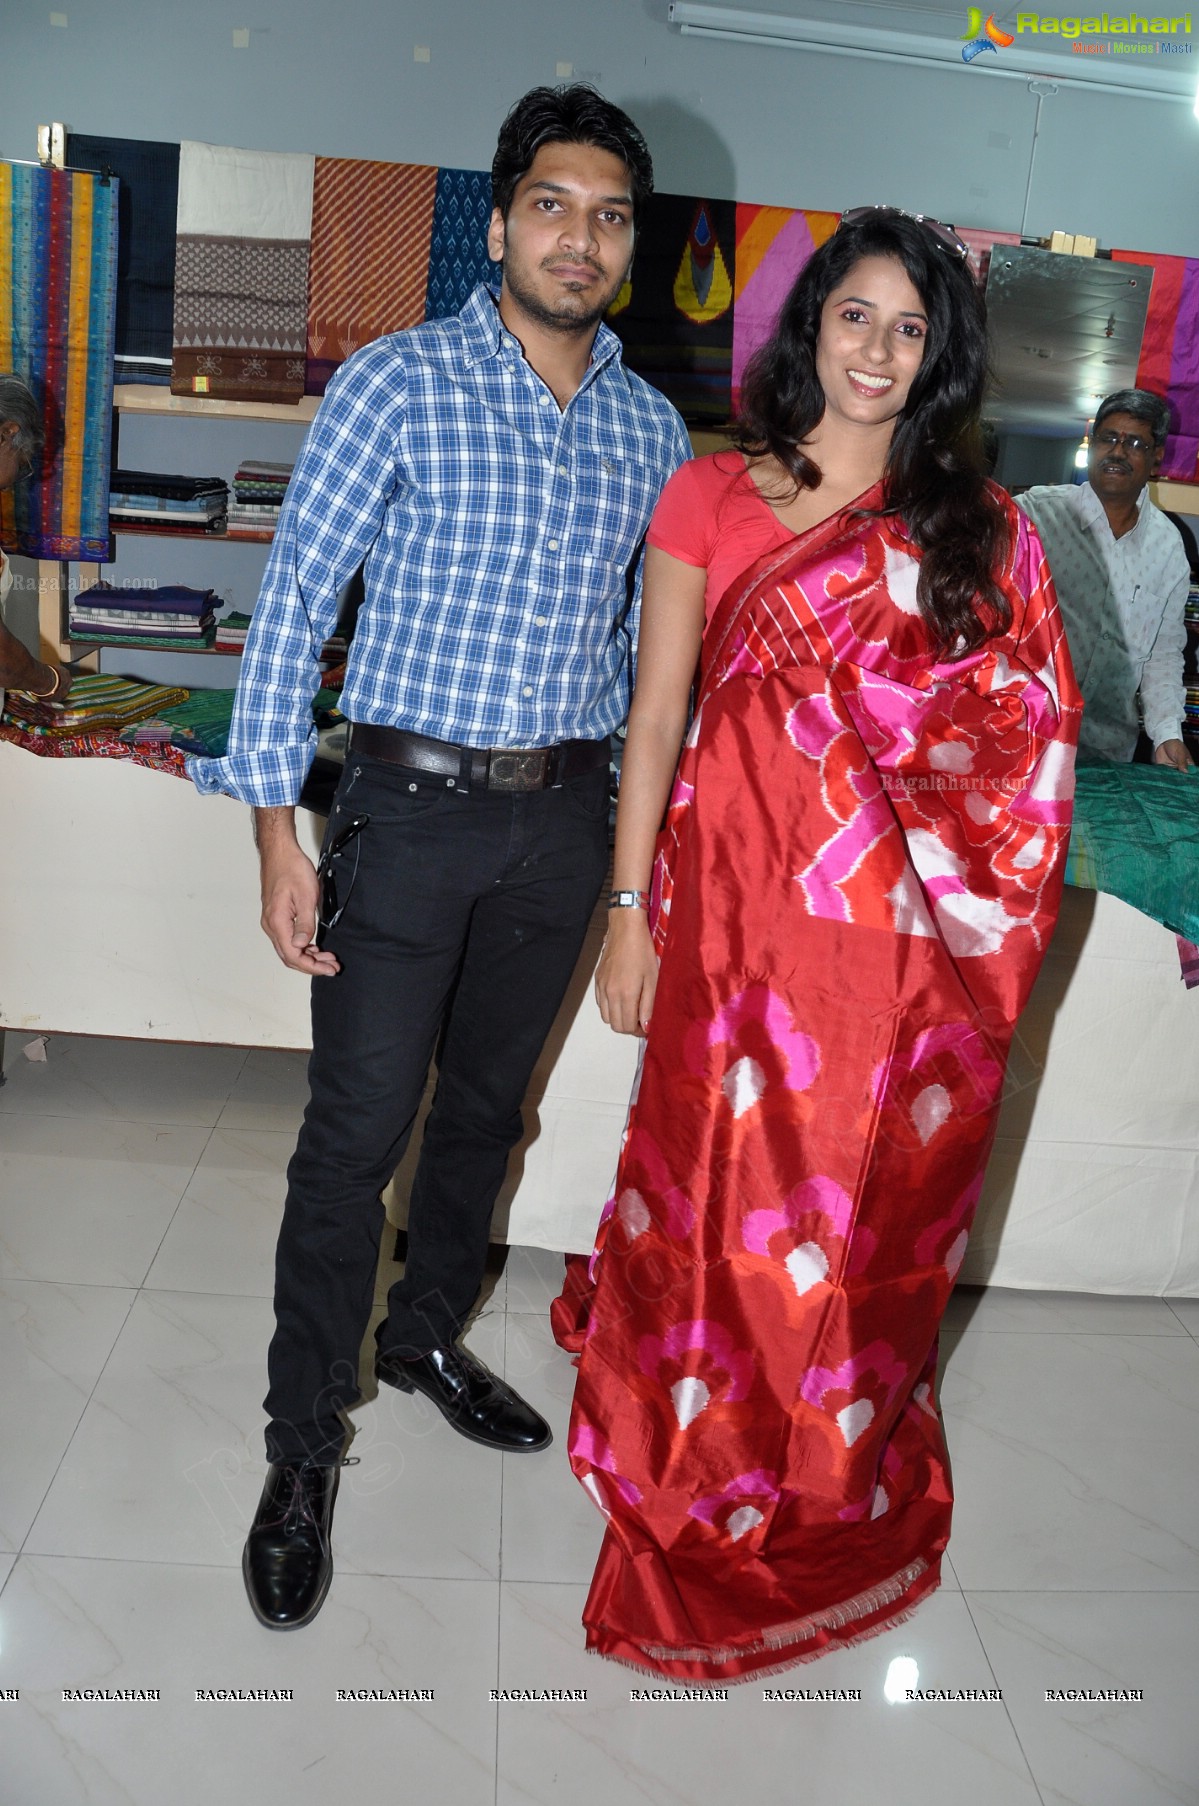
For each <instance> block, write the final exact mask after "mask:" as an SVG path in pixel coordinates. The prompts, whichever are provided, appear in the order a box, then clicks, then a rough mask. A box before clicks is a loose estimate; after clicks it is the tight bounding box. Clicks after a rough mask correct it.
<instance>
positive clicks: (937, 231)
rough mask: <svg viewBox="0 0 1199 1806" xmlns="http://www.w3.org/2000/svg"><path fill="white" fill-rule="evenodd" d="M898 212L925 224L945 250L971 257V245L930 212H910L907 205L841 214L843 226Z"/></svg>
mask: <svg viewBox="0 0 1199 1806" xmlns="http://www.w3.org/2000/svg"><path fill="white" fill-rule="evenodd" d="M876 213H897V214H898V215H899V217H900V219H911V220H915V222H916V224H917V225H918V226H925V227H927V229H928V230H929V231H930V232H931V233H932V235H933V237H934V238H935V239H936V241H937V243H938V244H939V245H940V246H941V247H942V249H943V250H946V251H949V252H950V253H951V255H952V256H954V257H961V258H963V259H965V258H967V257H969V255H970V247H969V245H968V244H966V243H965V242H964V241H963V240H962V239H960V238H959V237H958V235H957V233H956V232H955V231H954V229H953V227H952V226H943V225H942V224H941V221H940V220H939V219H933V217H932V215H931V214H928V213H909V212H908V210H907V208H906V207H885V206H876V207H851V208H850V209H849V212H848V213H843V214H842V215H841V221H840V224H841V225H842V226H856V225H857V224H858V222H859V221H860V220H864V219H869V218H870V216H871V214H876Z"/></svg>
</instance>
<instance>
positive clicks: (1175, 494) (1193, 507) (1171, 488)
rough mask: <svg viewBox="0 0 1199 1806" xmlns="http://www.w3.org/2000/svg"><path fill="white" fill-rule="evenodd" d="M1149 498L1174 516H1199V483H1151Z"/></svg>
mask: <svg viewBox="0 0 1199 1806" xmlns="http://www.w3.org/2000/svg"><path fill="white" fill-rule="evenodd" d="M1149 498H1150V500H1151V501H1153V502H1156V504H1157V506H1158V507H1159V508H1168V509H1170V510H1171V512H1173V513H1174V514H1196V515H1199V483H1173V482H1169V483H1160V482H1159V483H1150V485H1149Z"/></svg>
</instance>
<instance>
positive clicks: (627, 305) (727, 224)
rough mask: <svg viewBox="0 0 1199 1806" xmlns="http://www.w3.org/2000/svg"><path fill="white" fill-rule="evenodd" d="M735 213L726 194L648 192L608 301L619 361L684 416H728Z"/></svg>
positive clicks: (715, 420) (703, 418) (706, 418)
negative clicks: (630, 253)
mask: <svg viewBox="0 0 1199 1806" xmlns="http://www.w3.org/2000/svg"><path fill="white" fill-rule="evenodd" d="M736 213H737V209H736V205H735V203H734V202H733V201H709V200H705V199H703V198H702V197H695V196H690V195H680V194H655V195H651V196H650V198H649V201H648V203H647V204H646V209H645V217H644V219H643V220H642V222H641V224H640V226H639V227H638V234H637V249H636V253H635V254H634V258H633V269H632V273H631V275H630V277H629V280H628V282H626V283H625V285H624V287H623V288H622V289H621V291H620V293H619V294H618V295H617V297H616V300H615V301H614V302H613V303H612V306H611V307H610V308H609V309H608V314H607V320H608V324H609V325H610V326H611V328H612V330H613V332H615V333H617V334H618V335H619V337H620V339H621V342H622V344H623V347H624V361H625V363H626V364H627V365H628V366H629V368H630V370H635V371H636V372H637V374H638V376H642V377H644V378H645V380H646V382H648V383H652V384H653V385H654V387H655V389H660V390H661V391H662V393H663V394H664V395H666V396H668V397H669V399H670V400H671V401H672V402H673V403H674V405H675V407H676V408H678V410H679V412H680V413H681V414H682V416H683V418H684V420H693V421H697V422H711V423H714V424H720V425H723V423H724V422H725V421H726V420H727V419H728V418H729V412H730V404H731V399H732V371H733V290H734V265H735V261H736V259H735V245H736Z"/></svg>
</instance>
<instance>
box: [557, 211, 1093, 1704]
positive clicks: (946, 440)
mask: <svg viewBox="0 0 1199 1806" xmlns="http://www.w3.org/2000/svg"><path fill="white" fill-rule="evenodd" d="M985 371H986V334H985V323H984V319H983V310H982V301H981V298H980V296H979V294H978V292H977V290H976V288H975V285H974V283H973V280H972V278H971V277H970V275H969V272H968V269H967V267H966V265H965V261H964V250H963V252H962V253H959V247H958V241H956V240H954V239H953V237H952V235H951V234H949V233H947V232H946V230H945V228H942V227H937V226H934V225H932V224H931V223H929V222H925V221H921V220H914V219H912V218H910V217H909V216H906V215H902V214H900V213H899V212H898V211H897V210H894V209H881V208H871V209H862V210H860V211H859V213H857V214H855V215H851V216H847V218H846V220H844V221H843V222H842V225H841V227H840V229H839V230H838V232H837V233H836V234H835V235H834V237H833V238H832V239H830V240H829V242H828V243H827V244H826V245H825V246H823V247H822V248H821V250H820V251H818V252H817V253H816V254H815V256H814V257H813V258H812V259H811V261H810V262H809V263H808V265H807V266H806V268H805V270H804V271H803V272H802V274H801V275H800V278H799V280H798V282H797V283H796V285H795V288H794V290H793V291H792V294H791V296H790V297H789V299H788V301H787V302H786V303H784V307H783V310H782V313H781V315H780V321H779V326H778V328H777V329H776V333H775V336H774V338H773V339H772V341H771V343H770V344H769V345H768V346H766V347H765V348H764V350H763V351H762V352H761V353H759V356H758V359H757V361H756V365H755V367H754V369H753V370H752V371H751V373H750V376H749V379H748V381H747V385H746V392H745V397H744V400H743V424H742V429H741V440H740V444H741V448H742V451H741V452H733V453H722V454H718V455H717V456H716V457H715V458H709V459H700V460H697V461H696V462H695V463H694V464H691V465H687V466H684V468H683V470H682V471H680V472H679V473H677V475H676V476H675V477H674V478H673V479H672V481H671V483H670V484H669V485H668V486H667V489H666V491H665V492H664V495H663V498H662V503H661V504H660V508H659V512H658V514H657V515H656V516H655V520H654V524H653V525H652V526H651V529H650V535H649V537H650V545H651V549H650V553H649V555H648V556H649V562H648V565H647V571H646V585H645V603H644V610H643V618H642V629H641V651H640V667H639V674H638V683H637V691H636V698H635V701H634V706H633V712H632V715H631V717H630V725H629V738H628V745H627V749H626V753H625V760H624V772H623V778H622V790H621V804H620V813H619V817H618V826H617V852H616V884H617V886H618V887H619V891H618V892H614V899H615V900H616V907H615V908H614V909H613V911H612V916H611V928H610V932H609V936H608V942H607V944H606V947H605V952H604V956H603V959H602V961H601V965H600V969H599V973H598V975H597V990H598V993H599V997H600V1004H601V1009H602V1010H603V1012H604V1015H605V1019H606V1020H608V1021H609V1022H610V1023H611V1024H612V1026H613V1027H615V1028H616V1029H618V1030H621V1031H623V1032H631V1033H643V1032H645V1031H646V1029H647V1027H648V1037H647V1040H646V1045H645V1048H644V1053H643V1060H642V1066H641V1070H640V1073H639V1078H638V1084H637V1088H636V1091H635V1096H634V1102H633V1104H632V1107H631V1111H630V1116H629V1123H628V1128H627V1132H626V1138H625V1143H624V1147H623V1151H622V1155H621V1161H620V1167H619V1172H618V1175H617V1182H616V1186H615V1189H614V1196H613V1199H612V1202H611V1203H610V1205H609V1208H608V1211H607V1212H606V1213H605V1217H604V1220H603V1222H602V1224H601V1229H600V1237H599V1246H598V1248H597V1250H596V1253H595V1255H594V1256H593V1257H592V1261H591V1264H590V1269H589V1278H588V1279H587V1280H586V1281H580V1278H579V1275H578V1271H577V1268H576V1270H575V1271H573V1272H572V1275H571V1278H570V1280H569V1281H568V1285H567V1288H566V1291H565V1292H564V1294H563V1297H562V1298H561V1299H560V1300H558V1302H557V1303H556V1305H555V1307H554V1313H553V1315H554V1324H555V1330H556V1333H557V1334H558V1338H559V1340H560V1341H561V1342H562V1343H563V1345H564V1346H566V1347H568V1348H571V1349H572V1350H576V1351H578V1353H579V1374H578V1384H577V1389H576V1394H575V1403H574V1411H573V1416H572V1420H571V1429H570V1439H569V1454H570V1460H571V1464H572V1467H573V1469H574V1471H575V1473H576V1475H577V1477H578V1478H579V1480H580V1481H581V1482H582V1484H583V1485H584V1487H585V1488H586V1489H587V1491H588V1492H589V1493H590V1495H591V1496H592V1498H593V1499H594V1501H595V1503H596V1504H597V1506H598V1507H599V1509H600V1510H601V1511H602V1512H603V1513H604V1515H605V1517H606V1519H607V1531H606V1535H605V1538H604V1543H603V1548H602V1550H601V1553H600V1558H599V1563H598V1566H597V1568H596V1573H595V1578H594V1580H593V1583H592V1587H591V1592H590V1595H589V1597H588V1600H587V1605H586V1609H585V1611H584V1622H585V1624H586V1627H587V1640H588V1646H589V1647H590V1648H592V1649H594V1650H597V1651H598V1652H599V1653H601V1654H604V1655H608V1656H612V1657H615V1658H617V1659H619V1660H623V1661H626V1662H629V1663H631V1664H633V1665H634V1666H636V1667H640V1668H646V1669H649V1670H651V1671H654V1672H657V1673H661V1674H665V1675H669V1676H673V1677H677V1678H682V1679H706V1680H724V1681H727V1680H737V1679H741V1678H744V1677H746V1676H749V1675H751V1674H755V1673H761V1672H763V1671H768V1670H771V1669H777V1668H781V1667H786V1666H788V1665H790V1664H791V1663H793V1662H799V1661H804V1660H807V1659H810V1658H812V1657H814V1656H817V1655H819V1654H821V1653H822V1652H823V1651H824V1650H826V1649H828V1648H831V1647H836V1646H839V1645H843V1644H846V1643H850V1642H854V1641H856V1640H858V1639H860V1638H863V1637H868V1636H872V1635H875V1634H877V1633H878V1632H880V1631H882V1630H884V1629H886V1628H888V1627H889V1626H890V1625H892V1624H894V1623H895V1622H897V1621H898V1620H899V1619H901V1618H903V1617H904V1616H906V1615H907V1614H908V1613H909V1612H910V1611H911V1610H912V1609H913V1608H914V1607H915V1606H916V1605H917V1604H918V1602H919V1601H920V1600H921V1599H922V1598H923V1597H924V1596H925V1595H926V1594H927V1593H929V1592H931V1591H932V1590H933V1588H934V1587H936V1585H937V1584H938V1580H939V1570H940V1560H941V1555H942V1552H943V1551H944V1549H945V1546H946V1543H947V1540H948V1536H949V1524H950V1512H951V1506H952V1493H951V1489H950V1481H949V1474H948V1469H947V1463H946V1455H945V1448H944V1443H943V1439H942V1433H941V1425H940V1420H939V1417H938V1413H937V1406H936V1403H935V1399H934V1394H933V1384H934V1376H935V1370H936V1359H937V1331H938V1326H939V1324H940V1320H941V1317H942V1314H943V1312H944V1310H945V1306H946V1303H947V1301H948V1298H949V1294H950V1291H951V1289H952V1286H953V1280H954V1275H955V1273H956V1271H957V1269H958V1266H959V1264H960V1262H961V1259H962V1255H963V1252H964V1249H965V1243H966V1236H967V1234H968V1232H969V1228H970V1223H971V1219H972V1216H973V1213H974V1208H975V1204H976V1201H977V1199H978V1195H979V1191H980V1188H981V1184H982V1178H983V1171H984V1167H985V1164H986V1160H987V1156H988V1153H989V1151H990V1147H991V1142H992V1138H993V1134H994V1128H995V1119H996V1113H997V1110H998V1105H999V1099H1000V1092H1001V1087H1002V1083H1003V1076H1004V1067H1005V1060H1006V1056H1007V1050H1008V1046H1009V1042H1010V1039H1011V1034H1012V1030H1013V1026H1014V1024H1015V1021H1016V1018H1017V1016H1018V1015H1019V1013H1020V1010H1021V1009H1022V1007H1023V1005H1024V1003H1025V1001H1026V1000H1027V997H1028V993H1029V990H1030V988H1031V986H1032V982H1033V979H1034V977H1035V976H1036V972H1037V969H1038V967H1039V965H1040V962H1041V959H1042V957H1043V955H1044V953H1045V951H1046V948H1047V946H1048V944H1049V939H1050V936H1051V934H1052V930H1053V925H1054V920H1055V917H1056V912H1057V908H1058V901H1059V897H1060V891H1061V884H1062V873H1063V865H1064V859H1065V852H1066V840H1067V836H1068V831H1069V819H1070V799H1071V793H1072V763H1073V743H1074V739H1075V737H1076V730H1077V715H1078V708H1079V702H1078V696H1077V692H1076V690H1075V686H1074V681H1073V676H1072V673H1071V670H1070V665H1069V660H1068V657H1067V654H1066V650H1065V642H1064V638H1063V633H1062V626H1061V621H1060V619H1059V616H1058V612H1057V606H1056V602H1055V599H1054V596H1053V590H1052V585H1051V582H1050V579H1049V576H1048V571H1047V568H1046V566H1045V564H1044V561H1043V556H1042V553H1041V549H1040V546H1039V543H1038V541H1037V538H1036V535H1035V532H1033V531H1032V530H1031V529H1030V527H1029V525H1028V523H1027V522H1026V521H1025V520H1024V518H1023V517H1022V516H1021V515H1020V514H1019V513H1018V511H1017V510H1016V509H1015V507H1014V505H1013V504H1012V503H1011V502H1010V501H1009V500H1008V498H1007V497H1006V496H1005V495H1004V494H1003V493H1002V491H1000V490H998V489H996V488H994V486H992V485H990V484H988V483H987V482H986V481H985V479H984V477H983V476H982V474H981V470H980V466H979V464H978V462H977V459H976V455H975V452H974V445H975V443H976V438H977V433H976V429H977V423H978V412H979V407H980V404H981V400H982V394H983V389H984V384H985ZM742 453H744V454H745V455H744V456H743V455H742ZM705 595H706V596H707V601H708V609H707V613H708V620H707V625H706V628H705V627H704V619H705ZM713 602H715V606H714V607H713V606H712V604H713ZM701 633H702V653H701V656H700V677H699V682H698V687H697V690H696V694H695V711H694V717H693V720H692V725H691V729H690V732H689V733H688V735H687V741H686V745H685V747H684V749H683V753H682V758H681V761H680V760H679V758H678V748H679V743H680V740H681V738H682V734H683V729H684V727H685V724H686V712H687V706H688V694H689V691H690V687H691V679H692V673H693V671H694V667H695V660H696V653H697V650H698V649H699V645H700V636H701ZM676 761H677V775H675V778H674V786H673V791H672V792H670V797H669V808H668V810H667V812H666V826H665V829H664V831H663V832H662V833H661V834H660V835H658V834H657V830H658V828H659V825H660V823H661V821H662V816H663V808H664V805H665V803H666V800H667V794H668V791H670V783H671V777H672V775H674V772H675V765H676ZM655 838H656V839H657V857H656V861H655V860H654V847H655ZM651 864H652V865H653V878H652V897H651V898H649V899H646V898H645V896H644V893H645V892H646V891H648V890H649V889H650V885H651V876H650V874H651ZM626 887H627V888H626ZM628 893H632V895H629V894H628ZM646 902H648V911H647V910H646V909H644V908H643V907H642V905H643V904H644V903H646ZM651 1016H652V1020H651Z"/></svg>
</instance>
